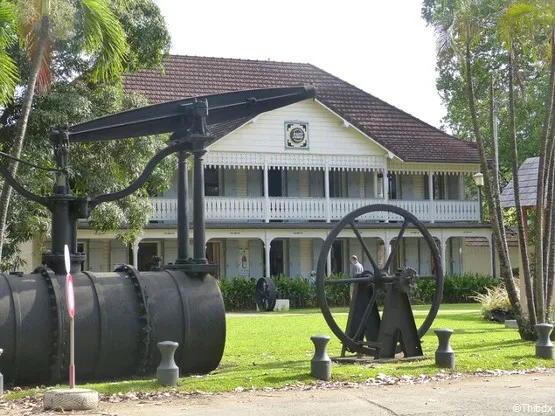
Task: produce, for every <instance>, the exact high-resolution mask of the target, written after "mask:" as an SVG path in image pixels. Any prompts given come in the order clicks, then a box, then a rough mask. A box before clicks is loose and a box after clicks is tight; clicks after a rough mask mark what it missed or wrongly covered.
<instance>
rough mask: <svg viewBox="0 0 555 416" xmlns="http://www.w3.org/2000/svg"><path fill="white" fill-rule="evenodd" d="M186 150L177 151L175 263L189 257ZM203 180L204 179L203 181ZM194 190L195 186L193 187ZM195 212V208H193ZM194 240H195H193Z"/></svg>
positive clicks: (182, 261) (184, 260)
mask: <svg viewBox="0 0 555 416" xmlns="http://www.w3.org/2000/svg"><path fill="white" fill-rule="evenodd" d="M188 156H189V154H188V153H187V152H183V151H182V152H179V153H178V161H179V162H178V175H177V260H176V261H175V262H176V264H180V263H185V262H186V261H187V259H188V258H189V215H188V198H189V189H188V172H187V169H188V163H187V158H188ZM203 182H204V181H203ZM195 190H196V187H195ZM195 212H196V209H195ZM195 241H196V240H195Z"/></svg>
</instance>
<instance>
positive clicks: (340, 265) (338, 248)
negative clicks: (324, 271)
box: [331, 240, 345, 273]
mask: <svg viewBox="0 0 555 416" xmlns="http://www.w3.org/2000/svg"><path fill="white" fill-rule="evenodd" d="M343 243H344V242H343V240H336V241H334V242H333V245H332V247H331V272H332V273H345V267H344V264H345V261H344V260H345V257H344V255H343V252H344V250H343V247H344V244H343Z"/></svg>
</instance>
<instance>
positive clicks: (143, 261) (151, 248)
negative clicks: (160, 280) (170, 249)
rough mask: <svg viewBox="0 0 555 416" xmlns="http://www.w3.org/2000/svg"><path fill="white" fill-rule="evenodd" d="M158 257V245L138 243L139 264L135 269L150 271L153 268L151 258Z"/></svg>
mask: <svg viewBox="0 0 555 416" xmlns="http://www.w3.org/2000/svg"><path fill="white" fill-rule="evenodd" d="M157 255H158V243H155V242H150V243H139V253H138V257H139V259H138V260H139V264H138V267H137V269H139V270H150V268H151V267H152V266H153V264H154V263H153V261H152V258H153V257H154V256H157Z"/></svg>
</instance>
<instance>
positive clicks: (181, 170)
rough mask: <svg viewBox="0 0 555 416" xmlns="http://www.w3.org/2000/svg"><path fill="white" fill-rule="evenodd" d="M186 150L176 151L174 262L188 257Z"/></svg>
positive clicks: (181, 262)
mask: <svg viewBox="0 0 555 416" xmlns="http://www.w3.org/2000/svg"><path fill="white" fill-rule="evenodd" d="M188 156H189V154H188V153H187V152H179V153H178V175H177V260H176V261H175V263H176V264H184V263H187V262H188V259H189V212H188V200H189V189H188V188H189V185H188V180H189V179H188V176H189V175H188V172H187V170H188V163H187V158H188Z"/></svg>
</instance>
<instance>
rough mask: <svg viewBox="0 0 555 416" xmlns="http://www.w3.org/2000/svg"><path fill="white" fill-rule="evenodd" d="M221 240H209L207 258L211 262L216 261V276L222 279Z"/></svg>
mask: <svg viewBox="0 0 555 416" xmlns="http://www.w3.org/2000/svg"><path fill="white" fill-rule="evenodd" d="M220 247H221V246H220V242H219V241H209V242H207V243H206V259H207V260H208V262H210V263H215V264H217V265H218V267H217V268H216V274H215V275H214V277H215V278H216V279H220V278H221V276H220V263H221V261H220Z"/></svg>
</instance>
